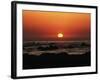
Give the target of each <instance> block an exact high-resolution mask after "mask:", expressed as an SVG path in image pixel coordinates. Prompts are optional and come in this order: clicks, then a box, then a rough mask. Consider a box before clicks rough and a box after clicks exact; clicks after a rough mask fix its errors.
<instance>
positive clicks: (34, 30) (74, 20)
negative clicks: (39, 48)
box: [23, 10, 90, 41]
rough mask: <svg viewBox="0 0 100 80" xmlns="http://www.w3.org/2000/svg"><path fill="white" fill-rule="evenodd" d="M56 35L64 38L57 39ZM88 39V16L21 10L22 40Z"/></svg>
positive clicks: (85, 14) (84, 14)
mask: <svg viewBox="0 0 100 80" xmlns="http://www.w3.org/2000/svg"><path fill="white" fill-rule="evenodd" d="M58 33H63V35H64V37H63V38H62V39H61V38H60V39H59V38H58V37H57V34H58ZM89 37H90V14H89V13H70V12H45V11H31V10H23V39H24V41H26V40H87V39H89Z"/></svg>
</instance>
